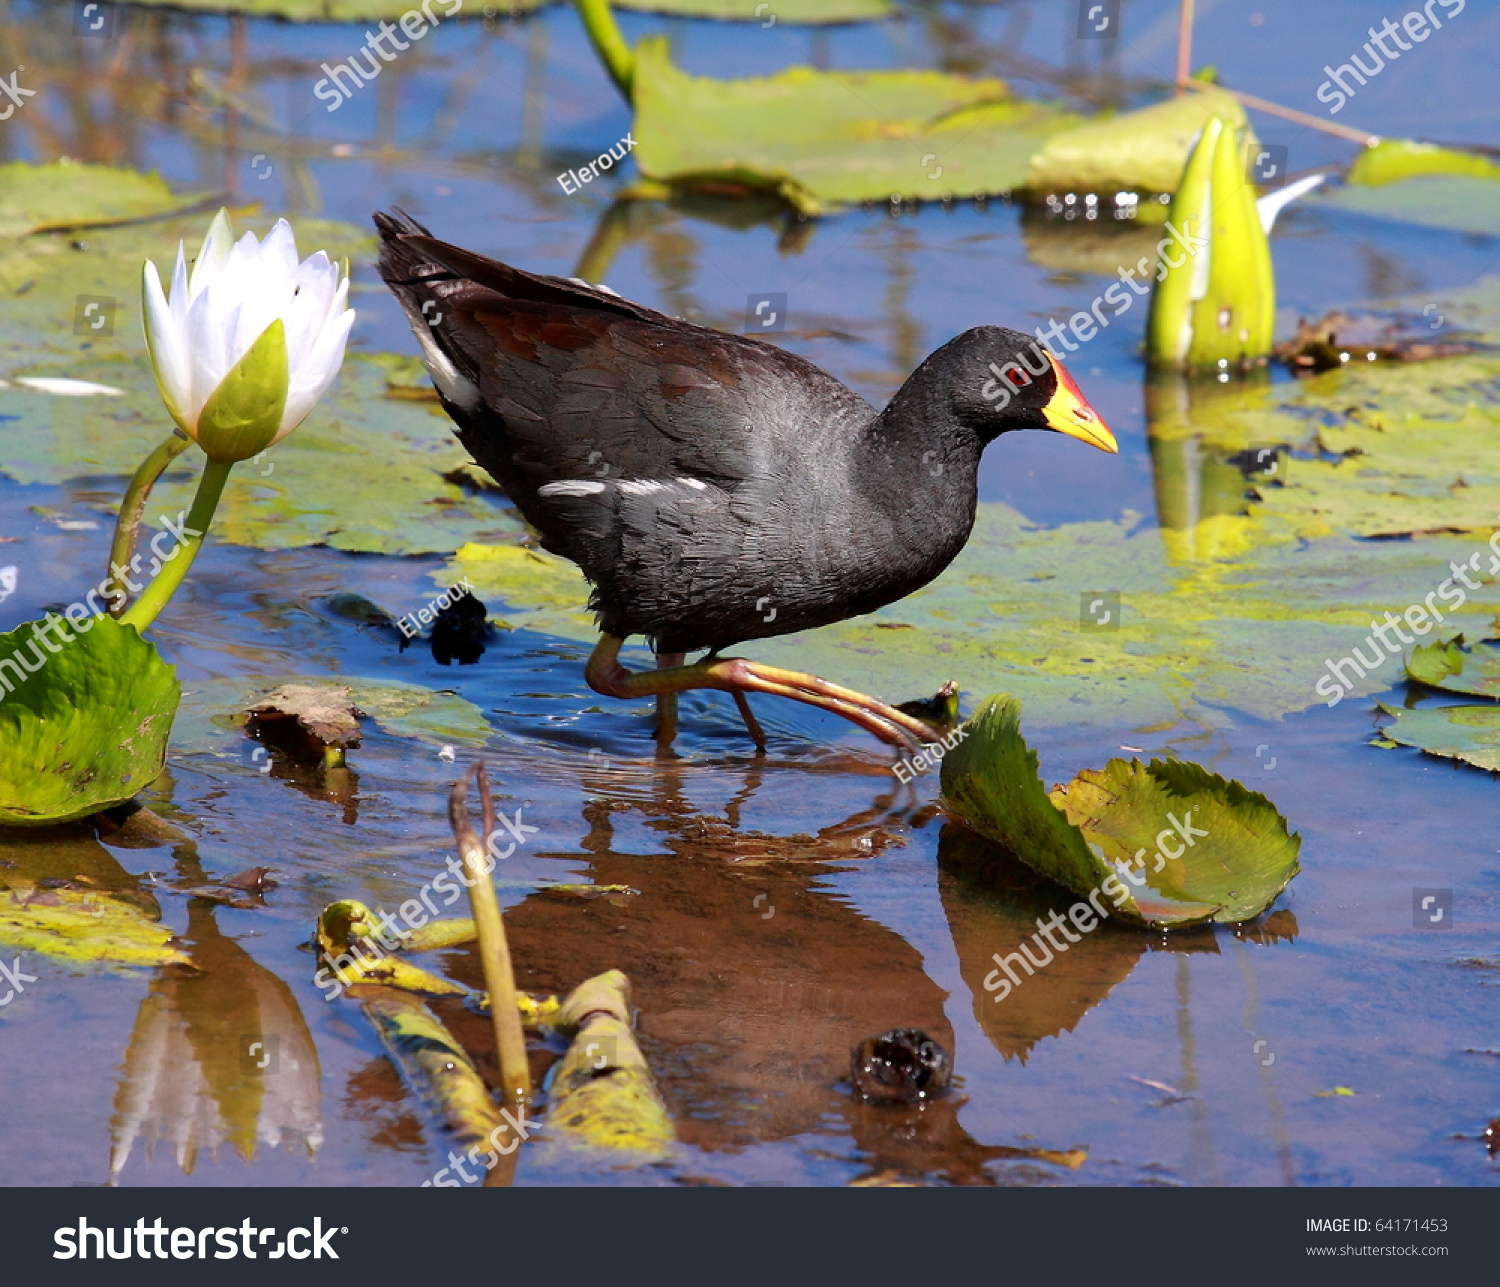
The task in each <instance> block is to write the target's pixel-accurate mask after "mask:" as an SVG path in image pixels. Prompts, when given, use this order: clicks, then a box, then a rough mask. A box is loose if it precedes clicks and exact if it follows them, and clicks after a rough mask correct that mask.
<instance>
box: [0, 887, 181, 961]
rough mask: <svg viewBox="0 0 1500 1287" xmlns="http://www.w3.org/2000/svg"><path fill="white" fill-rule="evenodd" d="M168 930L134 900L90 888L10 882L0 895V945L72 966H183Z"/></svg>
mask: <svg viewBox="0 0 1500 1287" xmlns="http://www.w3.org/2000/svg"><path fill="white" fill-rule="evenodd" d="M172 938H173V935H172V931H171V930H170V929H168V928H167V927H166V926H164V925H162V924H160V923H159V922H157V921H156V920H154V919H152V918H151V917H149V916H147V914H146V913H145V912H144V911H142V910H141V908H140V907H139V906H137V905H136V904H135V903H131V902H126V901H125V900H123V899H120V898H114V897H111V896H110V895H109V894H106V893H103V892H100V891H98V890H92V889H69V888H43V887H41V886H32V887H30V888H27V887H25V886H24V885H15V884H13V885H11V886H10V888H9V890H8V891H7V893H6V895H5V896H4V897H0V948H4V949H5V950H6V951H18V952H35V953H36V954H37V955H38V956H45V957H48V958H50V959H52V960H57V961H62V962H65V963H68V964H71V965H98V966H120V967H139V968H148V967H152V966H159V965H173V964H186V963H187V962H188V957H187V956H186V954H184V953H183V952H182V951H180V950H179V949H178V948H176V947H174V946H172Z"/></svg>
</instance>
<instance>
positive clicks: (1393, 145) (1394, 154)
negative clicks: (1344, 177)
mask: <svg viewBox="0 0 1500 1287" xmlns="http://www.w3.org/2000/svg"><path fill="white" fill-rule="evenodd" d="M1432 174H1462V175H1468V176H1469V177H1470V178H1475V179H1500V155H1496V154H1494V153H1490V152H1480V151H1474V152H1466V151H1463V150H1462V149H1460V148H1452V147H1441V146H1439V145H1438V144H1436V143H1418V142H1415V141H1413V140H1412V139H1382V140H1381V141H1380V142H1379V143H1377V144H1375V146H1374V147H1367V148H1365V149H1364V150H1363V151H1362V152H1361V153H1360V154H1359V155H1358V156H1357V157H1356V158H1355V159H1354V164H1353V165H1351V166H1350V167H1349V175H1348V178H1349V182H1350V183H1362V184H1365V185H1367V186H1370V187H1376V186H1379V185H1380V184H1384V183H1395V182H1397V181H1398V180H1401V179H1412V178H1416V177H1418V176H1420V175H1432Z"/></svg>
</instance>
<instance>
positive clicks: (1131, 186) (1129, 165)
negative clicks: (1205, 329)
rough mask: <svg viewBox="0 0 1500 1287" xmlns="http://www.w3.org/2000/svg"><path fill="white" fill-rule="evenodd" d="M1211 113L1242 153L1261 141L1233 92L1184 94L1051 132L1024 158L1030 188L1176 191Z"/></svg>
mask: <svg viewBox="0 0 1500 1287" xmlns="http://www.w3.org/2000/svg"><path fill="white" fill-rule="evenodd" d="M1214 117H1218V118H1219V119H1220V120H1222V121H1224V122H1225V123H1226V125H1228V126H1229V128H1230V129H1231V130H1232V131H1233V132H1234V133H1235V136H1236V139H1237V143H1238V146H1239V147H1240V149H1241V150H1242V151H1243V150H1244V149H1246V148H1249V147H1250V146H1251V145H1252V144H1254V143H1255V142H1256V139H1255V133H1254V131H1253V130H1251V128H1250V122H1249V120H1248V119H1247V118H1246V116H1245V109H1244V108H1243V107H1241V106H1240V104H1239V102H1238V100H1237V99H1235V97H1234V96H1233V95H1232V94H1229V93H1228V92H1226V91H1225V90H1222V89H1212V90H1204V91H1202V92H1199V93H1193V94H1183V95H1181V96H1179V97H1176V98H1169V99H1166V100H1165V101H1164V102H1160V103H1153V104H1152V105H1151V106H1150V107H1143V108H1141V109H1139V110H1138V111H1134V112H1122V113H1120V114H1119V115H1118V116H1106V117H1103V118H1101V119H1099V120H1094V121H1086V122H1084V123H1083V124H1082V125H1075V126H1074V127H1073V128H1072V129H1067V130H1062V131H1060V132H1059V133H1057V134H1053V135H1052V136H1051V137H1050V138H1048V139H1047V141H1046V142H1045V143H1043V144H1042V146H1041V148H1040V149H1039V150H1038V151H1037V153H1036V155H1035V156H1033V157H1032V158H1031V160H1030V162H1029V163H1028V164H1027V166H1026V186H1027V187H1028V188H1029V189H1031V190H1032V191H1033V192H1105V193H1112V192H1119V191H1134V192H1137V193H1139V194H1140V195H1141V196H1142V197H1144V196H1145V195H1147V194H1150V193H1162V192H1176V191H1177V185H1178V184H1179V183H1180V182H1181V180H1182V173H1183V168H1184V167H1185V166H1186V165H1187V159H1188V153H1189V151H1190V150H1191V149H1192V146H1193V142H1194V140H1195V139H1197V137H1198V135H1199V133H1200V132H1201V131H1202V129H1203V126H1204V124H1205V123H1206V122H1207V121H1209V120H1211V119H1213V118H1214ZM1117 262H1122V263H1128V262H1131V261H1129V260H1120V261H1117ZM1109 271H1110V274H1111V275H1112V274H1113V272H1114V269H1110V270H1109Z"/></svg>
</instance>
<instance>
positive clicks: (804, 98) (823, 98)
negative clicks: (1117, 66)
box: [633, 36, 1079, 214]
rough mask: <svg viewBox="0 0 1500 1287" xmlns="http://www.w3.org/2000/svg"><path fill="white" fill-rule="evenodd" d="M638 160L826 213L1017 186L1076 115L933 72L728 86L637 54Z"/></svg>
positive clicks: (661, 41)
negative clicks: (837, 208) (854, 204)
mask: <svg viewBox="0 0 1500 1287" xmlns="http://www.w3.org/2000/svg"><path fill="white" fill-rule="evenodd" d="M634 86H635V110H636V117H635V128H634V131H633V132H634V134H635V137H636V140H637V147H636V150H635V152H634V156H635V159H636V162H637V164H638V165H639V166H640V169H641V173H642V174H644V175H646V176H647V178H649V179H654V180H659V181H662V182H672V183H681V184H687V185H690V186H691V185H697V186H714V187H718V188H720V189H721V190H722V188H723V187H724V186H725V185H729V186H737V187H743V188H751V189H760V190H768V191H772V192H776V193H778V194H779V195H780V196H782V197H783V198H784V199H785V200H787V201H788V202H790V203H791V204H792V205H794V206H795V207H796V208H797V209H799V210H801V211H803V212H805V213H812V214H816V213H819V212H821V211H824V210H826V209H828V208H830V207H833V206H837V205H842V204H847V203H851V202H859V201H887V200H889V199H891V198H892V197H900V198H902V199H903V200H926V201H934V200H942V199H945V198H953V197H972V196H978V195H982V194H987V193H999V192H1006V191H1009V190H1011V189H1012V188H1016V187H1019V186H1020V185H1021V183H1022V182H1023V181H1024V179H1025V176H1026V163H1027V161H1028V160H1029V159H1030V157H1031V155H1032V154H1033V153H1034V152H1035V151H1036V150H1037V148H1038V147H1040V146H1041V144H1042V142H1043V141H1044V140H1045V139H1046V138H1047V137H1048V136H1049V135H1051V134H1053V133H1055V132H1056V131H1058V130H1061V129H1065V128H1067V127H1068V126H1070V125H1073V124H1075V123H1076V122H1077V121H1078V119H1079V118H1078V117H1077V116H1076V115H1074V114H1072V113H1070V112H1068V111H1066V110H1064V109H1063V108H1060V107H1057V106H1054V105H1049V104H1042V103H1030V102H1025V101H1022V100H1020V99H1016V98H1013V97H1011V96H1010V94H1009V91H1008V90H1007V89H1006V86H1005V84H1004V82H1003V81H999V80H992V79H985V80H975V79H969V78H965V77H962V76H953V75H948V74H945V73H942V72H934V71H816V70H814V69H813V68H811V67H790V68H788V69H786V70H785V71H782V72H778V73H777V74H776V75H774V76H758V77H749V78H746V79H742V80H721V79H716V78H714V77H710V76H693V75H690V74H689V73H687V72H684V71H681V70H679V69H678V68H677V67H675V66H674V65H673V63H672V60H671V56H670V53H669V49H668V45H667V41H666V39H665V38H663V37H657V36H651V37H647V38H646V39H644V40H642V41H641V42H640V43H639V44H638V45H637V46H636V49H635V75H634Z"/></svg>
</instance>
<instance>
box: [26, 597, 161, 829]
mask: <svg viewBox="0 0 1500 1287" xmlns="http://www.w3.org/2000/svg"><path fill="white" fill-rule="evenodd" d="M49 620H50V621H52V622H54V623H56V624H55V625H54V626H53V627H51V629H50V635H49V636H47V637H50V638H51V639H52V640H53V643H54V647H53V648H52V649H49V648H48V647H47V646H46V645H45V644H44V643H43V642H41V640H39V639H37V638H36V635H35V634H34V631H35V628H36V625H37V624H38V623H30V622H28V623H27V624H25V625H21V626H18V627H17V628H16V629H14V630H12V631H10V632H9V633H7V634H0V676H3V677H4V678H3V680H0V683H3V684H4V687H5V689H6V690H8V691H5V692H4V695H3V700H0V826H10V827H25V826H36V825H38V824H41V823H48V822H67V821H69V820H71V819H74V818H82V817H86V816H87V815H89V814H91V813H98V812H99V811H100V810H101V809H106V808H108V807H109V806H110V805H113V804H119V803H121V802H123V801H125V800H128V799H130V798H131V797H132V796H133V795H135V793H136V792H137V791H139V790H140V789H141V788H142V787H145V786H148V785H150V783H151V782H152V781H154V780H155V778H156V777H157V775H158V774H160V773H161V771H162V767H163V765H164V763H165V760H166V749H167V737H168V734H169V733H170V732H171V729H172V718H173V715H174V714H175V712H176V710H177V699H178V696H179V694H180V692H181V687H180V685H179V684H178V683H177V677H176V674H175V672H174V671H173V668H172V667H171V666H169V665H167V663H166V662H164V661H163V660H162V659H161V656H160V654H158V653H157V651H156V648H155V646H154V645H152V644H150V643H148V642H146V641H145V640H144V639H142V638H141V637H140V635H139V634H138V633H137V632H136V630H135V627H133V626H122V625H120V623H119V622H117V621H115V620H114V619H113V618H112V617H96V618H94V619H93V623H92V625H91V626H90V627H89V628H88V630H87V632H86V633H83V634H79V633H77V632H76V631H74V630H70V629H69V627H68V626H67V625H66V624H65V623H64V622H63V620H62V618H60V617H53V618H49ZM83 620H88V618H86V617H85V618H83ZM63 641H66V642H63ZM18 653H19V654H20V655H22V656H24V657H25V658H26V659H27V660H28V661H30V662H33V663H35V662H37V661H39V660H40V661H45V664H44V665H40V666H33V667H32V668H33V669H35V672H36V673H34V674H28V673H27V671H26V668H23V666H22V665H21V664H20V663H18V662H17V661H16V660H15V658H16V657H17V654H18ZM49 653H50V654H54V655H49ZM18 676H19V678H18Z"/></svg>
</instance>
